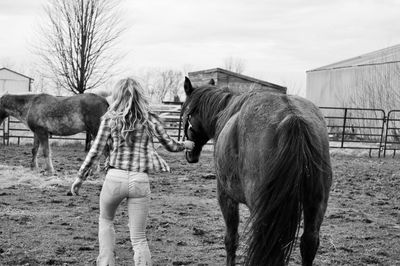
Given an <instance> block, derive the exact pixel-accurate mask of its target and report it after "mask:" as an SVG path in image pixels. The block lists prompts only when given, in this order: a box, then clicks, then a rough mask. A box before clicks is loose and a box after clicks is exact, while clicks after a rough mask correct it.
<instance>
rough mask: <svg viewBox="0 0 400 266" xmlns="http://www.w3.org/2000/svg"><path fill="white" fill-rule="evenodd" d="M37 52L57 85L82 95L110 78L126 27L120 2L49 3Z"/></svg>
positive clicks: (81, 0)
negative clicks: (115, 51)
mask: <svg viewBox="0 0 400 266" xmlns="http://www.w3.org/2000/svg"><path fill="white" fill-rule="evenodd" d="M45 13H46V19H47V20H48V23H47V24H45V25H42V27H41V30H40V36H41V39H40V41H39V45H38V47H36V48H37V49H36V51H37V53H38V54H39V56H40V58H41V59H42V61H43V63H44V66H46V69H47V72H48V73H49V74H51V77H52V80H53V82H54V83H55V84H57V85H60V86H61V87H62V88H64V89H67V90H70V91H72V92H73V93H75V94H77V93H83V92H84V91H85V90H87V89H92V88H95V87H97V86H99V85H100V84H102V83H104V82H105V81H106V80H108V79H109V78H110V76H111V71H112V68H113V66H115V64H116V62H117V59H118V56H115V55H114V54H113V53H112V48H113V47H114V46H115V44H116V41H117V39H118V38H119V37H120V36H121V34H122V32H123V30H124V27H123V26H122V22H121V20H120V18H121V16H120V13H119V6H118V1H114V0H49V1H48V3H47V5H46V6H45Z"/></svg>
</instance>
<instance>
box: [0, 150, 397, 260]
mask: <svg viewBox="0 0 400 266" xmlns="http://www.w3.org/2000/svg"><path fill="white" fill-rule="evenodd" d="M30 150H31V146H29V145H28V146H25V145H23V146H3V145H0V265H94V264H95V259H96V256H97V250H98V243H97V219H98V212H99V208H98V198H99V193H100V189H101V184H102V179H103V177H104V175H101V176H100V178H99V179H92V180H89V181H87V182H86V183H84V185H83V187H82V189H81V194H80V196H67V191H68V190H69V186H70V184H71V183H72V181H73V180H74V178H75V173H76V172H77V170H78V168H79V166H80V164H81V163H82V161H83V159H84V157H85V153H84V151H83V147H82V146H73V147H57V146H55V147H52V150H53V163H54V167H55V169H56V172H57V173H56V174H55V175H53V176H47V175H44V174H43V173H41V172H32V171H31V170H30V169H29V162H30V159H31V152H30ZM160 153H161V154H162V155H163V156H164V158H166V160H167V161H168V162H169V163H170V166H171V169H172V173H170V174H167V173H165V174H158V175H151V184H152V196H151V199H152V200H151V211H150V215H149V219H148V226H147V236H148V240H149V245H150V249H151V253H152V257H153V261H154V265H224V262H225V251H224V244H223V236H224V223H223V220H222V216H221V213H220V210H219V206H218V203H217V200H216V180H215V179H214V176H213V161H212V153H211V152H206V153H204V154H203V156H202V158H201V160H200V163H198V164H188V163H187V162H186V161H185V159H184V156H183V154H182V153H179V154H171V153H167V152H164V151H162V150H161V151H160ZM398 161H399V159H398V158H394V159H393V158H381V159H379V158H376V157H375V158H369V157H368V156H354V155H353V156H348V155H341V154H338V153H336V154H335V155H333V156H332V162H333V170H334V184H333V187H332V192H331V197H330V202H329V207H328V211H327V214H326V216H325V220H324V223H323V226H322V229H321V243H320V248H319V250H318V253H317V257H316V260H315V265H400V193H399V191H400V164H399V163H398ZM39 162H40V163H41V165H42V166H43V160H41V161H39ZM247 217H248V211H247V209H246V208H245V207H244V206H242V207H241V227H240V233H242V232H243V228H244V221H245V220H246V218H247ZM115 225H116V231H117V249H116V254H117V265H132V251H131V248H130V247H131V246H130V240H129V231H128V227H127V214H126V206H125V204H123V205H122V206H120V208H119V210H118V212H117V216H116V220H115ZM242 240H243V238H242ZM242 252H243V244H242V245H241V247H240V249H239V251H238V255H239V258H238V260H239V262H238V264H239V265H240V262H241V261H242V258H243V257H242V256H241V254H242ZM290 265H300V255H299V248H298V247H296V250H295V251H294V253H293V254H292V259H291V263H290Z"/></svg>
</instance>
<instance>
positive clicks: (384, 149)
mask: <svg viewBox="0 0 400 266" xmlns="http://www.w3.org/2000/svg"><path fill="white" fill-rule="evenodd" d="M382 112H383V122H382V135H381V141H380V143H379V152H378V157H379V158H380V157H381V149H382V146H383V157H386V141H387V132H388V127H389V116H390V111H389V112H388V115H387V116H386V113H385V111H384V110H382ZM385 125H386V134H385ZM383 135H385V144H384V145H382V141H383Z"/></svg>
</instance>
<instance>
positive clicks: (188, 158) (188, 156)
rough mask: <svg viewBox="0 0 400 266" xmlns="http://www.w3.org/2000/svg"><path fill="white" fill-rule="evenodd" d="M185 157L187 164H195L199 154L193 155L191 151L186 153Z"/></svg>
mask: <svg viewBox="0 0 400 266" xmlns="http://www.w3.org/2000/svg"><path fill="white" fill-rule="evenodd" d="M185 155H186V161H188V163H197V162H198V161H199V158H200V153H194V152H193V151H186V153H185Z"/></svg>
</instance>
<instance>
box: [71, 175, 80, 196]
mask: <svg viewBox="0 0 400 266" xmlns="http://www.w3.org/2000/svg"><path fill="white" fill-rule="evenodd" d="M82 183H83V180H82V179H81V178H79V177H78V178H76V179H75V181H74V183H73V184H72V186H71V193H72V195H79V189H80V188H81V186H82Z"/></svg>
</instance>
